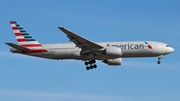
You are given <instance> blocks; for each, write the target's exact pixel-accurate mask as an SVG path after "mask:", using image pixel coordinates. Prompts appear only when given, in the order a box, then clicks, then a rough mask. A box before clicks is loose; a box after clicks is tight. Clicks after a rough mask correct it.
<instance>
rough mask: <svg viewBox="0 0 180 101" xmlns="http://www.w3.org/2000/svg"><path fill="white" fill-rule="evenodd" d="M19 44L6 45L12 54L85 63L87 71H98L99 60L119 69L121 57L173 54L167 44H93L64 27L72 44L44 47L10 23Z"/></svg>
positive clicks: (15, 24)
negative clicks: (94, 69) (95, 69)
mask: <svg viewBox="0 0 180 101" xmlns="http://www.w3.org/2000/svg"><path fill="white" fill-rule="evenodd" d="M10 24H11V27H12V29H13V32H14V34H15V36H16V39H17V41H18V44H15V43H11V42H6V44H7V45H9V46H11V47H12V48H11V49H10V51H11V52H12V53H19V54H24V55H30V56H35V57H41V58H47V59H54V60H59V59H60V60H63V59H75V60H82V61H84V64H85V65H86V69H87V70H89V69H93V68H97V65H96V60H101V61H102V62H104V63H106V64H108V65H112V66H116V65H121V64H122V58H134V57H158V62H157V63H158V64H160V63H161V62H160V59H161V58H162V57H163V56H164V55H167V54H169V53H171V52H173V51H174V49H173V48H172V47H170V46H169V45H168V44H165V43H161V42H155V41H131V42H93V41H90V40H88V39H86V38H83V37H81V36H79V35H77V34H75V33H73V32H71V31H69V30H67V29H65V28H63V27H58V28H59V29H60V30H61V31H62V32H64V33H65V34H66V35H67V37H68V38H69V39H70V41H72V42H73V43H58V44H41V43H39V42H38V41H37V40H36V39H35V38H34V37H33V36H31V35H30V34H29V33H28V32H27V31H26V30H25V29H24V28H23V27H22V26H21V25H20V24H19V23H17V22H16V21H10Z"/></svg>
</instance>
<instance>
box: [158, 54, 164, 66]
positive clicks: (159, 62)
mask: <svg viewBox="0 0 180 101" xmlns="http://www.w3.org/2000/svg"><path fill="white" fill-rule="evenodd" d="M161 58H163V55H160V56H158V61H157V64H161V61H160V60H161Z"/></svg>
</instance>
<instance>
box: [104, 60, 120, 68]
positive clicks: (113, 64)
mask: <svg viewBox="0 0 180 101" xmlns="http://www.w3.org/2000/svg"><path fill="white" fill-rule="evenodd" d="M102 62H104V63H106V64H108V65H112V66H116V65H121V64H122V58H117V59H106V60H104V61H102Z"/></svg>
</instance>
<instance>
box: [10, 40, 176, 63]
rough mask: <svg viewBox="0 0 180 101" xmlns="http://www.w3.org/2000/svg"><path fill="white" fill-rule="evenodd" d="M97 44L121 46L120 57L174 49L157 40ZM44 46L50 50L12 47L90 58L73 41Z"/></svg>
mask: <svg viewBox="0 0 180 101" xmlns="http://www.w3.org/2000/svg"><path fill="white" fill-rule="evenodd" d="M97 44H99V45H101V46H103V47H105V48H108V47H109V48H110V47H113V48H120V49H121V51H122V55H121V56H120V57H119V58H132V57H156V56H160V55H166V54H169V53H171V52H173V51H174V49H173V48H172V47H170V46H169V45H168V44H165V43H161V42H155V41H131V42H97ZM42 47H43V48H45V49H46V50H48V51H47V52H39V53H38V52H36V53H33V52H31V51H29V52H26V53H22V52H20V51H17V50H16V49H11V52H13V53H20V54H25V55H30V56H36V57H42V58H48V59H77V60H88V57H87V56H84V55H82V54H80V53H81V51H82V50H81V48H79V47H76V45H75V44H73V43H58V44H42ZM108 58H110V57H108V56H96V55H95V56H94V57H93V59H96V60H104V59H108Z"/></svg>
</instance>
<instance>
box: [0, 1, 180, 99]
mask: <svg viewBox="0 0 180 101" xmlns="http://www.w3.org/2000/svg"><path fill="white" fill-rule="evenodd" d="M179 4H180V1H179V0H146V1H145V0H126V1H125V0H124V1H122V0H111V1H109V0H98V1H95V0H94V1H93V0H89V1H87V0H52V1H48V0H47V1H45V0H30V1H29V0H1V1H0V15H1V17H0V18H1V19H0V21H1V24H0V26H1V30H0V34H1V37H0V62H1V66H0V101H60V100H61V101H180V86H179V85H180V79H179V77H180V59H179V54H178V51H180V48H179V46H180V40H179V37H180V6H179ZM10 20H15V21H18V22H19V23H20V24H21V25H22V26H23V27H24V28H25V29H26V30H27V31H28V32H29V33H31V34H32V35H33V36H34V37H35V38H36V39H37V40H38V41H39V42H41V43H59V42H61V43H63V42H68V41H69V39H68V38H67V37H66V35H65V34H64V33H63V32H61V31H60V30H59V29H58V28H57V26H64V27H65V28H67V29H69V30H71V31H73V32H75V33H77V34H79V35H81V36H83V37H85V38H88V39H90V40H92V41H94V42H101V41H102V42H105V41H133V40H134V41H136V40H154V41H160V42H165V43H168V44H169V45H171V46H172V47H173V48H174V49H175V52H173V53H172V54H170V55H167V56H165V57H164V58H163V59H162V60H161V62H162V63H161V64H160V65H158V64H157V63H156V62H157V57H154V58H129V59H123V64H122V65H121V66H117V67H112V66H107V65H106V64H104V63H102V62H101V61H98V62H97V64H98V68H97V69H94V70H90V71H86V69H85V66H84V63H83V62H81V61H74V60H65V61H57V60H48V59H41V58H35V57H30V56H24V55H18V54H12V53H10V52H9V48H10V47H8V46H6V45H5V44H4V42H14V43H17V42H16V39H15V37H14V34H13V31H12V30H11V27H10V24H9V21H10Z"/></svg>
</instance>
